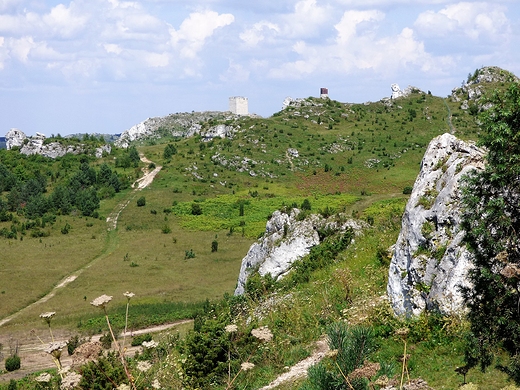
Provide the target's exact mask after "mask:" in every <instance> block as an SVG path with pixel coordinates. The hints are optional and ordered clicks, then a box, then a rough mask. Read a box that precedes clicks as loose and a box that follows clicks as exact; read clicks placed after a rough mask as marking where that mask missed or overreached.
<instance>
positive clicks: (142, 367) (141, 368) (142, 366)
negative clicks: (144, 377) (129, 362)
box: [137, 361, 152, 372]
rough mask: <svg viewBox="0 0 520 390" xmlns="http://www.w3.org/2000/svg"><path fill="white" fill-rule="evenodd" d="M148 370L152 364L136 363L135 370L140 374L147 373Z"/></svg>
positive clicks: (145, 362)
mask: <svg viewBox="0 0 520 390" xmlns="http://www.w3.org/2000/svg"><path fill="white" fill-rule="evenodd" d="M150 368H152V364H151V363H150V362H147V361H140V362H137V369H138V370H139V371H141V372H146V371H148V370H149V369H150Z"/></svg>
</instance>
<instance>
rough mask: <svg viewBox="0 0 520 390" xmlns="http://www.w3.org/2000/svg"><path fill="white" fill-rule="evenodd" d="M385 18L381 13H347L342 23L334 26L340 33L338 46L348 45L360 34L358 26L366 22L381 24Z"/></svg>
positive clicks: (374, 11) (373, 11) (372, 11)
mask: <svg viewBox="0 0 520 390" xmlns="http://www.w3.org/2000/svg"><path fill="white" fill-rule="evenodd" d="M384 18H385V15H384V14H383V13H382V12H381V11H377V10H371V11H347V12H345V13H344V14H343V17H342V18H341V21H340V22H339V23H338V24H336V25H335V26H334V28H335V29H336V30H337V32H338V36H337V38H336V40H337V42H338V44H347V43H348V42H349V41H350V40H351V39H353V38H355V37H356V35H357V34H358V31H357V29H358V26H359V25H360V24H362V23H364V22H372V23H373V22H379V21H381V20H383V19H384Z"/></svg>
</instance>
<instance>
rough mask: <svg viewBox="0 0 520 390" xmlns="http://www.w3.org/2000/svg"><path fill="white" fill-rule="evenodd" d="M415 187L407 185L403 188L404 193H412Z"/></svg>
mask: <svg viewBox="0 0 520 390" xmlns="http://www.w3.org/2000/svg"><path fill="white" fill-rule="evenodd" d="M412 190H413V187H412V186H406V187H404V188H403V194H404V195H410V194H411V193H412Z"/></svg>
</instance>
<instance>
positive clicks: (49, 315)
mask: <svg viewBox="0 0 520 390" xmlns="http://www.w3.org/2000/svg"><path fill="white" fill-rule="evenodd" d="M55 314H56V312H55V311H48V312H46V313H42V314H40V318H41V319H43V320H44V321H45V322H46V323H47V324H49V325H50V324H51V319H52V317H54V315H55Z"/></svg>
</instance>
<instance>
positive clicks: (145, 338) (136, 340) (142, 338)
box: [132, 333, 152, 347]
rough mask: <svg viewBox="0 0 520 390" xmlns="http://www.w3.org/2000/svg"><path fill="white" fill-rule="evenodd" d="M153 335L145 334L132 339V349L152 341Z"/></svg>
mask: <svg viewBox="0 0 520 390" xmlns="http://www.w3.org/2000/svg"><path fill="white" fill-rule="evenodd" d="M151 340H152V335H151V334H150V333H144V334H140V335H137V336H134V338H133V339H132V347H138V346H140V345H141V344H142V343H143V341H151Z"/></svg>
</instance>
